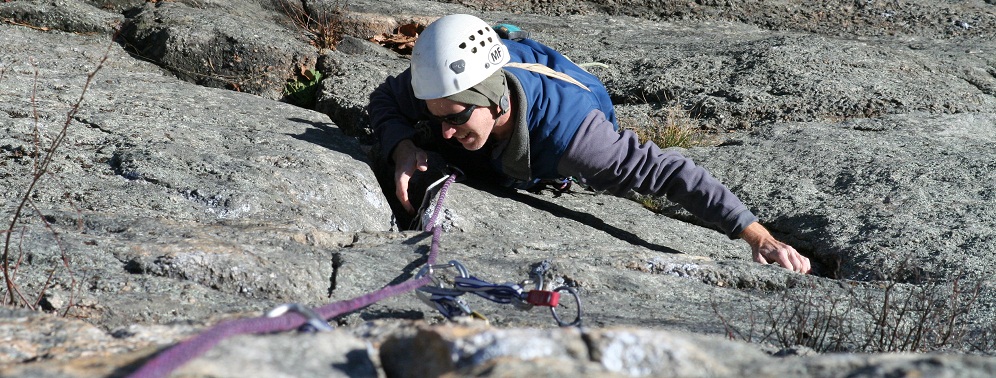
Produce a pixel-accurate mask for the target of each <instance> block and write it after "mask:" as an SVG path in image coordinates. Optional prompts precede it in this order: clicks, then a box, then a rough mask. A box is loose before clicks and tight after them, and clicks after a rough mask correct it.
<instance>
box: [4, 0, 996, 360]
mask: <svg viewBox="0 0 996 378" xmlns="http://www.w3.org/2000/svg"><path fill="white" fill-rule="evenodd" d="M293 4H298V2H289V1H280V0H277V1H267V0H242V1H203V0H176V1H156V2H147V1H139V0H114V1H110V0H87V1H82V2H80V1H25V0H21V1H10V2H3V3H0V19H2V20H3V22H0V177H2V180H0V188H2V191H0V193H2V194H0V198H2V202H0V213H2V214H3V215H4V218H2V220H3V221H4V222H5V223H4V224H5V225H10V227H7V228H5V230H6V231H5V232H3V233H2V234H0V237H2V238H3V239H0V240H4V256H5V257H6V259H7V262H6V263H7V268H8V270H7V271H8V274H9V275H10V277H12V278H13V279H12V281H11V285H10V286H8V285H6V284H3V285H0V293H3V294H2V296H3V297H4V298H6V299H9V298H10V297H11V296H15V297H16V298H18V302H19V303H22V305H18V306H10V305H5V306H6V307H4V309H3V311H0V337H2V339H3V340H4V341H3V343H0V344H2V345H3V347H2V348H0V349H3V351H4V353H3V357H2V358H3V359H2V360H0V375H3V376H38V377H84V376H123V375H127V374H128V373H130V372H133V371H135V370H136V369H138V368H139V367H140V366H142V365H143V364H144V363H146V362H147V360H148V359H149V358H150V357H152V356H153V354H154V353H155V352H157V351H161V350H163V349H164V348H167V347H169V346H171V345H175V344H176V343H178V342H180V341H182V340H185V339H188V338H190V337H193V336H195V335H198V334H202V332H204V331H205V330H207V329H210V327H212V326H214V325H216V324H219V323H223V322H226V321H230V320H233V319H244V318H253V317H258V316H262V315H263V314H264V313H265V312H266V311H267V310H268V309H271V308H273V307H275V306H277V305H279V304H281V303H288V302H294V303H301V304H304V305H306V306H312V307H319V306H322V305H323V304H325V303H328V302H335V301H340V300H346V299H350V298H355V297H357V296H361V295H363V294H365V293H368V292H371V291H373V290H377V289H380V288H382V287H384V286H385V285H393V284H398V283H402V282H406V281H407V280H409V279H411V278H413V277H414V276H415V275H416V274H417V273H418V272H419V270H420V268H421V267H422V265H423V264H424V262H425V255H426V253H427V252H428V251H429V250H430V248H431V238H430V237H429V236H428V235H427V234H424V233H419V232H414V231H398V229H399V227H398V225H397V224H395V221H394V220H393V218H392V215H391V213H390V209H389V207H388V205H387V203H386V199H385V198H384V195H383V193H382V192H381V189H380V187H379V186H378V184H377V181H376V179H375V178H374V175H373V173H372V172H371V170H370V168H369V167H368V163H367V161H368V159H367V154H366V152H365V151H366V150H367V149H369V147H370V146H369V143H370V139H369V134H368V130H367V126H368V125H366V122H367V119H368V115H367V113H366V109H365V106H366V102H367V96H368V94H369V93H370V92H371V91H372V90H373V89H374V88H376V86H377V85H378V84H379V83H380V82H382V81H383V80H384V78H386V77H387V76H389V75H394V74H397V73H399V72H400V71H402V70H403V69H405V68H406V67H407V66H408V60H407V57H406V56H404V55H400V54H398V53H396V52H393V51H391V50H389V49H386V48H384V47H382V46H379V45H377V44H375V43H373V42H369V41H368V39H369V38H370V37H373V36H376V35H380V34H382V33H392V32H393V31H394V28H396V27H398V26H399V25H404V24H408V23H413V22H420V23H423V24H424V23H428V22H430V21H431V20H433V19H434V18H436V17H439V16H442V15H444V14H448V13H458V12H462V13H473V14H476V15H478V16H479V17H481V18H483V19H485V20H487V21H495V22H497V21H501V20H508V21H511V22H514V23H516V24H518V25H520V26H522V27H524V28H526V29H527V30H529V31H530V32H531V33H532V35H533V37H534V38H535V39H537V40H540V41H542V42H544V43H546V44H548V45H551V46H554V47H556V48H558V49H560V50H561V51H563V52H564V53H565V54H566V55H567V56H569V57H570V58H571V59H572V60H574V61H575V62H578V63H594V64H590V65H586V66H587V67H588V69H589V70H590V71H591V72H592V73H594V74H596V75H598V76H599V77H600V78H602V79H603V81H605V83H606V85H607V87H608V89H609V90H610V94H611V95H612V97H613V100H614V102H615V103H616V105H617V109H618V111H619V114H620V117H621V118H624V119H625V120H626V121H627V122H628V123H630V124H635V125H648V124H652V122H654V120H659V119H660V118H661V117H662V116H664V115H666V114H667V112H669V111H672V110H674V109H679V110H680V111H682V112H685V113H687V114H688V115H689V117H690V118H691V119H693V120H694V121H695V125H697V126H698V127H700V128H702V129H703V130H705V131H708V132H709V133H710V134H709V135H710V138H711V139H712V140H713V143H710V144H708V145H704V146H699V147H694V148H691V149H688V150H686V151H684V152H685V153H686V154H687V155H688V156H690V157H692V158H693V159H694V160H695V161H696V162H697V163H698V164H700V165H703V166H705V167H707V168H708V169H709V170H710V172H712V173H713V174H714V175H716V176H717V177H719V178H720V179H721V180H722V181H723V182H725V183H726V184H727V185H728V186H729V187H730V188H731V189H732V190H733V191H734V192H735V193H737V194H738V195H739V196H740V197H741V198H742V199H743V200H744V202H745V203H747V204H748V205H749V206H750V207H751V208H752V209H754V211H755V213H757V214H758V215H759V216H760V218H761V219H762V221H763V222H764V223H765V224H766V225H767V226H768V227H769V228H771V229H772V230H773V231H774V232H776V233H777V235H778V236H779V237H780V238H782V239H783V240H785V241H787V242H789V243H791V244H793V245H794V246H796V247H797V248H798V249H799V250H800V251H803V252H804V253H805V254H807V255H808V256H810V257H811V259H812V260H813V261H814V266H815V269H814V273H815V274H814V275H809V276H802V275H798V274H792V273H789V272H786V271H784V270H782V269H779V268H776V267H773V266H762V265H759V264H756V263H753V262H751V261H750V251H749V248H748V246H747V245H746V244H745V243H743V242H742V241H739V240H730V239H728V238H726V237H725V236H724V235H722V234H720V233H719V232H716V231H714V230H712V229H709V228H707V227H705V225H702V224H701V223H700V222H698V221H697V220H695V219H694V218H692V217H690V216H689V215H688V214H687V213H685V212H684V211H683V210H681V209H677V208H674V207H673V206H666V203H665V206H664V209H663V211H662V212H661V213H654V212H651V211H649V210H647V209H645V208H643V207H642V206H641V205H640V204H638V203H636V202H634V201H631V200H628V199H623V198H616V197H611V196H607V195H604V194H598V193H594V192H590V191H585V190H575V191H574V192H572V193H567V194H563V195H554V194H551V193H548V192H546V193H538V194H536V193H526V192H515V191H508V190H501V189H495V188H487V187H479V186H477V185H472V183H457V184H455V185H453V186H452V187H451V188H450V191H449V192H448V196H447V199H446V201H445V203H444V207H445V212H444V216H443V218H444V219H443V221H442V222H443V225H444V226H445V228H446V230H447V231H446V232H444V233H443V234H442V237H441V244H440V262H442V261H450V260H456V261H459V262H460V263H462V264H463V266H465V267H466V269H467V270H468V271H469V273H470V274H471V275H473V276H475V277H478V278H480V279H483V280H486V281H489V282H494V283H523V281H524V280H526V279H528V278H530V271H532V270H533V269H534V268H535V267H536V266H538V265H540V264H542V263H544V262H545V263H546V264H547V265H548V266H549V269H548V270H547V271H546V272H545V273H544V276H543V277H544V282H546V283H548V284H549V285H551V287H553V286H561V285H566V286H569V287H571V288H573V289H575V290H576V291H577V292H578V293H579V295H580V298H581V306H582V309H583V316H582V318H583V325H584V326H583V327H581V328H558V327H556V323H555V322H554V320H553V318H552V316H551V314H550V312H549V310H547V309H545V308H533V309H531V310H528V311H523V310H517V309H515V308H513V307H512V306H508V305H499V304H494V303H491V302H488V301H486V300H484V299H483V298H479V297H472V296H465V297H466V298H465V299H466V302H467V304H468V305H469V306H470V307H471V308H472V309H473V310H476V311H478V312H480V313H481V314H484V315H485V316H486V317H487V322H483V321H480V320H471V319H460V320H457V321H452V322H451V321H447V320H445V319H444V318H443V317H442V316H440V315H439V313H438V312H436V311H435V310H434V309H432V308H430V307H428V306H427V305H426V304H424V303H422V302H421V301H419V300H418V299H417V298H416V297H415V296H414V295H411V294H405V295H401V296H397V297H392V298H389V299H386V300H383V301H380V302H378V303H376V304H373V305H371V306H369V307H366V308H364V309H362V310H358V311H354V312H350V313H347V314H344V315H342V316H339V317H337V318H335V319H332V323H333V324H334V325H336V326H337V329H336V330H334V331H331V332H323V333H298V332H287V333H280V334H271V335H243V336H237V337H233V338H229V339H227V340H224V341H221V342H220V343H219V344H217V345H216V346H215V347H214V348H212V349H210V350H209V351H208V352H207V353H205V354H203V355H200V356H199V357H197V358H196V359H194V360H192V361H190V362H188V363H186V364H183V366H182V367H181V368H180V369H179V370H178V371H177V374H178V375H179V376H245V375H247V374H249V375H253V374H262V375H267V376H315V375H319V376H327V375H342V376H358V375H359V376H373V375H377V376H426V375H439V374H446V373H454V374H456V375H481V376H512V375H515V376H518V375H525V374H527V373H531V374H535V373H537V372H539V373H541V374H543V375H548V376H578V375H584V376H605V377H616V376H688V377H695V376H797V377H838V376H869V377H886V376H894V375H896V374H920V375H922V376H959V377H961V376H979V377H983V376H991V375H992V374H993V372H994V371H996V360H994V359H993V358H991V357H986V355H991V354H992V353H993V351H994V350H996V345H994V344H993V342H992V341H991V340H993V339H994V338H993V330H992V327H991V324H992V321H993V317H994V315H996V312H994V311H993V305H994V304H996V298H994V297H993V295H992V293H993V287H992V281H991V278H989V277H988V276H989V275H988V274H987V273H988V272H991V271H992V270H993V268H992V263H991V261H993V260H994V257H996V256H994V255H996V249H994V248H996V247H994V244H993V243H992V242H991V241H992V240H993V236H994V234H993V231H992V230H993V229H994V228H996V227H994V226H996V221H994V220H993V219H996V217H994V216H993V211H992V210H991V208H992V206H991V204H992V202H993V193H994V192H996V186H994V185H996V184H994V182H996V180H994V178H996V177H994V176H993V175H994V174H993V172H994V168H996V167H994V166H993V165H994V163H993V162H994V161H996V157H994V156H993V154H994V153H996V152H993V151H996V149H994V147H996V137H994V135H996V134H994V132H993V130H996V47H994V45H993V44H992V43H991V41H992V38H993V36H994V34H996V33H994V30H996V22H994V21H993V20H994V19H996V6H994V5H992V4H990V3H987V2H981V1H972V2H946V3H937V4H935V3H928V2H914V1H902V2H875V1H869V2H830V3H825V4H822V5H808V4H802V3H798V2H746V3H742V4H741V3H738V5H736V6H734V5H730V4H731V3H729V2H709V1H699V2H694V3H687V2H642V1H627V2H611V3H609V2H599V1H591V2H566V1H549V2H542V3H531V2H518V1H510V2H501V3H500V4H498V3H494V2H477V1H463V2H460V3H459V4H456V3H447V2H434V1H420V0H407V1H401V2H391V3H387V2H378V1H366V0H355V1H350V2H348V4H343V3H340V2H336V1H304V2H300V5H301V7H302V8H301V9H303V10H304V11H305V12H312V13H311V14H313V15H316V17H317V15H319V14H321V15H322V17H323V18H325V19H327V20H331V21H334V22H337V23H338V25H340V26H341V28H340V29H338V30H341V31H342V33H343V35H341V37H342V42H341V43H340V44H339V45H338V46H337V48H336V49H335V50H331V49H325V48H319V47H316V45H315V44H314V41H315V38H316V36H315V35H313V34H309V33H311V32H309V31H308V30H309V29H308V28H302V27H301V25H300V24H295V22H294V21H295V18H294V16H293V14H291V13H288V11H287V9H288V8H287V6H288V5H293ZM330 10H334V11H330ZM117 27H120V30H121V32H120V34H115V31H114V30H115V28H117ZM104 57H106V60H104V61H103V63H101V60H102V59H103V58H104ZM98 67H99V70H96V73H95V74H94V75H93V76H92V78H89V79H88V75H90V74H91V73H92V72H94V70H95V69H97V68H98ZM308 70H317V71H319V72H321V73H322V78H321V80H320V81H319V82H317V83H313V84H314V85H313V87H310V88H311V90H314V93H313V96H314V105H313V106H312V108H311V109H307V108H302V107H299V106H293V105H291V104H288V103H287V102H281V101H278V100H280V99H283V100H285V101H286V100H287V98H286V96H285V95H286V93H285V92H284V90H285V88H286V86H287V84H288V83H294V82H295V80H296V81H298V82H300V81H302V80H304V79H306V78H303V77H302V75H303V74H304V73H305V72H306V71H308ZM288 80H289V81H288ZM84 87H86V92H83V88H84ZM81 95H82V102H80V103H79V105H78V106H77V105H75V104H76V103H77V101H79V100H80V98H81ZM62 130H65V133H64V134H63V133H62ZM54 143H59V144H58V148H56V149H55V150H54V151H55V152H54V153H50V152H49V151H50V149H51V146H53V145H54ZM45 161H50V162H49V163H47V165H44V164H43V163H44V162H45ZM42 167H44V168H45V169H46V173H45V174H44V175H43V176H41V178H40V179H39V180H34V179H33V177H34V175H35V174H36V173H37V172H39V169H41V168H42ZM28 188H31V191H30V192H27V190H28ZM18 209H20V210H18ZM15 214H19V215H17V217H16V219H15ZM6 222H12V223H6ZM443 271H444V272H445V271H446V270H443ZM11 288H14V289H16V290H14V292H11V290H10V289H11ZM896 298H899V299H896ZM572 303H573V302H572V301H569V300H568V301H565V305H564V307H563V308H561V310H560V313H561V314H562V315H564V314H570V315H567V316H570V317H573V315H574V313H573V312H572V311H573V310H575V309H574V308H571V307H570V306H571V305H572ZM910 304H916V305H910ZM904 305H905V306H904ZM24 307H32V308H34V311H32V310H30V309H25V308H24ZM904 311H905V312H904ZM900 314H903V315H900ZM772 324H773V325H772ZM911 336H915V337H911ZM730 338H733V339H736V340H730ZM894 351H907V352H917V353H909V354H895V353H878V352H894ZM825 352H841V353H825ZM849 352H850V353H849ZM935 352H945V354H940V353H935ZM980 354H981V356H980Z"/></svg>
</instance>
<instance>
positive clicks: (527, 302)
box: [415, 260, 581, 327]
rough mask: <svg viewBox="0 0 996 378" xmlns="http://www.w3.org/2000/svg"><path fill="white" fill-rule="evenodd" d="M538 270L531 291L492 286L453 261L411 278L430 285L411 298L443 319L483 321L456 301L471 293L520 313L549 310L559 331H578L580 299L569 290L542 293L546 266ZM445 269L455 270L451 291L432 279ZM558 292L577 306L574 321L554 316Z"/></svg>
mask: <svg viewBox="0 0 996 378" xmlns="http://www.w3.org/2000/svg"><path fill="white" fill-rule="evenodd" d="M539 267H545V268H544V269H542V270H540V269H534V270H533V272H532V273H531V274H530V276H533V277H534V278H535V283H536V286H535V289H532V290H525V289H524V288H523V287H522V286H521V285H518V284H515V283H504V284H494V283H490V282H487V281H484V280H481V279H479V278H477V277H474V276H471V275H470V274H469V273H468V272H467V268H465V267H464V266H463V264H461V263H460V262H459V261H456V260H450V262H449V263H446V264H436V265H427V266H425V267H423V268H422V269H421V270H420V271H419V272H418V274H416V275H415V278H416V279H418V278H422V277H425V276H428V277H430V279H431V280H432V284H430V285H426V286H422V287H420V288H418V289H417V290H416V291H415V294H416V295H417V296H418V297H419V299H421V300H422V301H423V302H425V303H426V304H428V305H429V306H430V307H433V308H435V309H436V310H437V311H439V313H440V314H442V315H443V316H444V317H446V318H447V319H453V318H455V317H458V316H471V317H476V318H483V316H481V315H480V314H479V313H477V312H475V311H472V310H471V309H470V306H468V305H467V303H466V302H465V301H464V300H463V299H462V298H460V296H461V295H463V294H466V293H473V294H475V295H477V296H479V297H481V298H484V299H487V300H489V301H492V302H495V303H501V304H511V305H513V306H515V308H517V309H519V310H523V311H528V310H531V309H532V308H533V307H534V306H541V307H549V308H550V312H551V313H552V314H553V318H554V320H555V321H556V322H557V324H558V325H560V326H561V327H568V326H576V327H580V326H581V297H580V296H578V293H577V291H576V290H574V288H571V287H569V286H560V287H557V288H556V289H553V290H543V286H544V285H543V275H542V273H543V272H545V270H546V269H548V267H549V263H548V262H546V261H544V262H543V263H541V264H540V265H539ZM449 268H453V269H455V270H456V273H457V274H456V276H454V277H453V278H452V282H453V285H452V287H447V286H446V285H445V284H444V282H443V280H442V279H440V278H439V277H437V276H436V273H437V272H439V271H442V270H443V269H449ZM527 282H528V281H527ZM524 285H525V283H524ZM562 292H567V293H568V294H570V295H571V296H573V297H574V302H575V305H576V306H577V316H576V317H575V318H574V321H571V322H565V321H563V320H562V319H561V318H560V316H559V315H558V314H557V306H559V304H560V297H561V293H562Z"/></svg>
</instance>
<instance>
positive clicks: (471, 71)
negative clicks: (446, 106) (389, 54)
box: [412, 14, 509, 100]
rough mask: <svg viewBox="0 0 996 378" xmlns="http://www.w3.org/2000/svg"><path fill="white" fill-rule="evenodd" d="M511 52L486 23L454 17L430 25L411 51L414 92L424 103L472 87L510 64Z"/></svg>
mask: <svg viewBox="0 0 996 378" xmlns="http://www.w3.org/2000/svg"><path fill="white" fill-rule="evenodd" d="M508 59H509V55H508V49H507V48H506V47H505V45H504V44H502V42H501V38H499V37H498V34H497V33H495V31H494V29H492V28H491V26H489V25H488V24H487V23H486V22H484V21H483V20H481V19H480V18H477V17H474V16H471V15H468V14H452V15H449V16H445V17H442V18H440V19H438V20H436V21H435V22H433V23H431V24H429V26H428V27H426V28H425V31H423V32H422V35H420V36H419V37H418V41H416V42H415V47H414V49H412V88H413V89H414V90H415V97H418V98H419V99H422V100H430V99H435V98H443V97H446V96H449V95H452V94H455V93H458V92H460V91H463V90H465V89H467V88H470V87H473V86H475V85H477V84H478V83H480V82H482V81H484V79H487V78H488V76H491V74H493V73H494V72H495V71H498V69H500V68H501V67H502V66H503V65H505V63H508Z"/></svg>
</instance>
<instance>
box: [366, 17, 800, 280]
mask: <svg viewBox="0 0 996 378" xmlns="http://www.w3.org/2000/svg"><path fill="white" fill-rule="evenodd" d="M502 30H503V29H499V31H502ZM506 31H507V30H506ZM502 37H505V38H507V37H508V35H507V34H506V35H504V36H500V35H499V34H498V32H496V29H495V28H493V27H492V26H490V25H489V24H488V23H486V22H484V21H483V20H481V19H480V18H477V17H475V16H472V15H465V14H454V15H448V16H445V17H442V18H440V19H438V20H436V21H435V22H433V23H431V24H430V25H429V26H428V27H426V29H425V30H424V31H423V33H422V34H421V35H420V36H419V38H418V40H417V42H416V43H415V47H414V49H413V52H412V57H411V66H410V67H409V68H408V69H407V70H405V71H404V72H402V73H401V74H399V75H397V76H392V77H389V78H388V79H387V80H386V81H385V82H384V83H383V84H381V85H380V86H379V87H378V88H377V89H376V90H375V91H374V92H373V93H372V94H371V95H370V105H369V109H368V110H369V114H370V123H371V127H372V128H373V131H374V136H375V138H376V139H377V144H376V145H375V146H374V148H373V151H371V155H372V156H373V157H372V159H373V160H374V162H373V164H374V170H375V171H377V172H378V176H379V177H380V180H381V181H382V183H381V185H384V186H385V193H389V192H390V191H391V190H392V189H393V191H394V193H393V194H394V195H395V196H396V197H397V201H393V199H391V200H390V201H389V202H392V209H393V210H394V211H395V214H400V215H402V216H404V215H406V214H407V215H408V216H411V215H412V214H413V213H414V212H415V208H416V206H415V205H413V204H412V202H413V200H415V201H416V202H417V201H418V198H417V197H418V196H414V195H412V194H413V193H415V192H416V191H415V190H411V189H413V185H412V184H413V182H414V181H413V177H416V178H417V177H418V175H419V174H420V173H424V172H425V171H427V170H429V168H430V166H431V165H433V164H436V163H435V162H432V160H435V158H431V157H432V156H436V154H437V153H438V155H439V156H441V158H442V159H445V161H446V162H447V163H450V164H454V165H456V166H458V167H460V168H461V169H462V170H463V171H465V172H466V173H467V174H468V176H473V175H475V174H476V175H478V176H480V177H485V178H487V179H491V180H494V181H497V182H498V183H500V184H502V185H504V186H508V187H514V188H518V189H530V188H534V187H536V186H537V185H546V184H549V183H557V184H558V185H564V184H565V183H568V181H566V179H567V178H570V179H572V180H574V181H576V182H578V183H581V184H584V185H587V186H589V187H591V188H593V189H595V190H600V191H606V192H609V193H611V194H614V195H617V196H624V195H627V194H628V193H629V192H630V191H635V192H637V193H641V194H644V195H655V196H664V197H666V198H667V199H668V200H670V201H673V202H675V203H678V204H679V205H681V206H682V207H684V208H685V209H687V210H688V211H689V212H691V213H692V214H694V215H695V216H697V217H699V218H700V219H702V220H704V221H706V222H707V223H710V224H713V225H715V226H716V227H718V228H719V229H721V230H722V231H723V232H724V233H725V234H726V235H727V236H729V237H730V238H740V239H743V240H745V241H746V242H747V243H748V244H749V245H750V247H751V250H752V253H753V259H754V261H757V262H759V263H762V264H767V263H777V264H778V265H780V266H782V267H784V268H786V269H790V270H792V271H796V272H800V273H808V272H810V261H809V259H808V258H806V257H805V256H803V255H801V254H800V253H799V252H797V251H796V250H795V249H794V248H793V247H792V246H790V245H788V244H785V243H783V242H781V241H779V240H777V239H776V238H775V237H774V236H772V235H771V233H770V232H768V230H767V229H766V228H765V227H764V226H762V225H761V224H760V223H758V218H757V216H755V215H754V214H753V213H752V212H751V211H750V210H749V209H748V208H747V206H746V205H744V204H743V202H741V201H740V199H739V198H737V196H736V195H734V194H733V193H732V192H731V191H730V190H729V189H728V188H726V187H725V186H724V185H723V184H722V183H720V182H719V180H717V179H716V178H714V177H713V176H712V175H710V174H709V173H708V172H707V171H706V170H705V169H704V168H702V167H699V166H697V165H695V164H694V163H693V162H692V161H691V160H690V159H688V158H686V157H684V156H682V155H681V154H680V153H679V152H676V151H672V150H662V149H661V148H659V147H658V146H656V145H654V144H653V143H652V142H647V143H644V144H641V143H640V142H639V140H638V138H637V136H636V135H635V134H634V133H632V132H630V131H619V130H618V123H617V121H616V116H615V111H614V109H613V106H612V103H611V101H610V99H609V95H608V92H607V91H606V89H605V87H604V85H603V84H602V83H601V82H600V81H599V80H598V78H596V77H595V76H593V75H591V74H590V73H588V72H586V71H585V70H584V69H582V68H580V67H578V66H577V65H575V64H574V63H572V62H571V61H570V60H569V59H567V58H566V57H564V56H563V55H561V54H560V53H558V52H557V51H555V50H553V49H551V48H549V47H547V46H544V45H542V44H540V43H538V42H536V41H534V40H532V39H528V38H521V39H505V38H502ZM430 163H432V164H430ZM385 181H386V182H385ZM392 187H393V188H392ZM388 197H390V195H388ZM399 224H402V222H399Z"/></svg>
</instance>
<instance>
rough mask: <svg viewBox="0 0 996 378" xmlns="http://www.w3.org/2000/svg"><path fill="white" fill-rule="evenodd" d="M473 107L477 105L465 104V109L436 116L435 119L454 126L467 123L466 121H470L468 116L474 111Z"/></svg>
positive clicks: (475, 107)
mask: <svg viewBox="0 0 996 378" xmlns="http://www.w3.org/2000/svg"><path fill="white" fill-rule="evenodd" d="M474 109H477V105H470V106H467V108H466V109H464V110H463V111H461V112H459V113H456V114H450V115H446V116H442V117H436V119H438V120H439V122H445V123H448V124H451V125H454V126H459V125H462V124H465V123H467V121H470V116H471V113H473V112H474Z"/></svg>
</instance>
